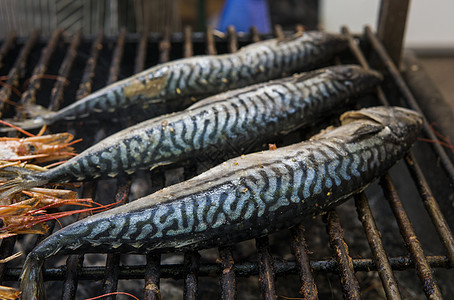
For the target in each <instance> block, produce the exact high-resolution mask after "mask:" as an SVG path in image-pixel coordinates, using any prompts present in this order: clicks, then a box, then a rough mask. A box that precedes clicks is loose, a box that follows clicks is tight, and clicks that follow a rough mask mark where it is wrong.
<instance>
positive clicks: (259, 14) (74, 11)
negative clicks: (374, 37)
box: [0, 0, 454, 111]
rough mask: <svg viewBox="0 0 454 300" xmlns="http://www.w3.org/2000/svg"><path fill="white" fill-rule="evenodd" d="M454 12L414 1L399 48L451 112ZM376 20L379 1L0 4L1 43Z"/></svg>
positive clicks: (356, 25) (21, 0)
mask: <svg viewBox="0 0 454 300" xmlns="http://www.w3.org/2000/svg"><path fill="white" fill-rule="evenodd" d="M405 2H406V1H405ZM453 12H454V1H452V0H438V1H436V5H435V4H434V2H433V1H430V0H414V1H410V6H409V11H408V14H407V18H406V19H407V22H406V28H405V34H404V37H403V41H402V42H403V44H402V46H403V48H404V49H405V50H406V51H407V52H408V51H409V52H410V54H411V55H412V56H416V57H417V58H418V65H417V66H415V68H419V67H422V68H424V70H425V71H426V72H427V73H428V74H429V76H430V77H431V78H432V79H433V81H434V83H435V86H437V87H438V88H439V89H440V91H441V95H442V96H443V97H444V99H445V100H446V102H447V103H448V105H449V106H450V107H451V110H452V111H454V85H453V84H452V83H451V82H452V78H453V77H454V18H452V13H453ZM379 15H380V0H368V1H364V0H344V1H337V0H110V1H109V0H1V1H0V39H3V38H5V37H6V36H8V34H9V33H10V32H11V31H13V30H15V31H16V34H17V36H19V37H21V36H23V37H26V36H29V35H30V34H31V32H32V31H33V30H34V29H36V28H38V29H40V33H41V36H42V37H50V36H51V34H52V32H54V30H55V29H56V28H60V29H63V30H64V32H65V34H66V35H67V36H71V35H73V34H74V33H75V32H77V31H78V30H81V31H82V33H83V35H84V36H92V37H93V36H95V35H96V34H97V33H98V32H99V31H100V30H101V29H102V30H104V34H105V35H112V36H115V35H118V33H119V32H120V30H121V29H123V28H125V29H126V30H127V31H128V32H144V31H145V32H158V33H162V32H182V31H183V29H184V27H185V26H187V25H189V26H191V27H192V30H193V31H199V32H204V31H205V30H206V29H207V27H208V26H210V27H212V28H214V29H217V33H218V34H220V35H222V32H225V31H226V29H227V27H228V26H229V25H234V26H235V28H236V30H237V32H242V31H246V32H247V31H249V28H250V26H253V25H254V26H255V27H256V28H257V29H258V31H259V32H260V33H269V32H272V31H273V29H274V27H273V26H274V25H275V24H279V25H280V26H282V29H284V30H291V31H293V30H294V29H295V25H296V24H301V25H304V27H305V28H306V29H322V30H326V31H330V32H338V31H339V30H340V27H341V26H342V25H346V26H348V27H349V28H350V30H351V31H353V32H357V33H361V32H362V31H363V28H364V25H371V26H372V28H374V29H377V24H378V18H379ZM391 15H392V14H391ZM394 17H395V18H396V19H399V18H402V16H399V15H397V14H396V15H395V16H394ZM404 18H405V16H404ZM391 21H392V20H391ZM397 31H399V30H397ZM397 40H399V39H397ZM387 46H388V50H390V49H389V46H390V45H387ZM397 48H399V46H397ZM399 49H400V48H399ZM407 56H408V55H407ZM407 65H408V64H407ZM401 66H403V64H401Z"/></svg>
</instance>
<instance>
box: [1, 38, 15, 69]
mask: <svg viewBox="0 0 454 300" xmlns="http://www.w3.org/2000/svg"><path fill="white" fill-rule="evenodd" d="M16 38H17V34H16V31H15V30H13V31H11V32H10V33H9V34H8V37H7V38H6V40H5V42H4V43H3V45H2V47H1V48H0V68H1V67H2V66H3V59H4V58H5V56H6V55H7V54H8V52H9V51H10V50H11V48H13V46H14V42H15V41H16Z"/></svg>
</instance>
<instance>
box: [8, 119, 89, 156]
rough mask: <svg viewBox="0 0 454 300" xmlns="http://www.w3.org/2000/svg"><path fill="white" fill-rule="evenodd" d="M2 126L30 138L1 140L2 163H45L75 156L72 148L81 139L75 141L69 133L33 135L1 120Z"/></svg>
mask: <svg viewBox="0 0 454 300" xmlns="http://www.w3.org/2000/svg"><path fill="white" fill-rule="evenodd" d="M0 124H4V125H7V126H11V127H13V128H15V129H16V130H18V131H20V132H22V133H23V134H25V135H27V136H28V137H25V138H11V137H2V138H0V160H2V161H33V162H34V163H43V162H48V161H54V160H59V159H66V158H69V157H72V156H75V155H76V153H74V148H73V147H71V146H72V145H74V144H75V143H78V142H80V141H81V139H78V140H73V139H74V136H73V135H72V134H70V133H68V132H63V133H57V134H48V135H42V133H43V132H44V130H41V131H40V133H39V134H38V135H33V134H31V133H29V132H27V131H25V130H22V129H20V128H17V127H15V126H14V125H11V124H9V123H7V122H5V121H1V120H0Z"/></svg>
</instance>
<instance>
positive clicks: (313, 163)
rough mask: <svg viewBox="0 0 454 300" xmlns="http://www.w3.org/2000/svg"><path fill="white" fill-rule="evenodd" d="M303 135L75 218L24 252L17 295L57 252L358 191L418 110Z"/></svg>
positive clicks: (240, 235) (312, 208)
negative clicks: (302, 139)
mask: <svg viewBox="0 0 454 300" xmlns="http://www.w3.org/2000/svg"><path fill="white" fill-rule="evenodd" d="M341 122H342V125H341V126H339V127H337V128H334V129H333V128H330V129H329V130H326V131H323V132H321V133H320V134H318V135H316V136H314V137H313V138H311V139H310V140H309V141H305V142H301V143H298V144H294V145H291V146H287V147H282V148H278V149H276V150H272V151H263V152H258V153H253V154H249V155H245V156H241V157H237V158H234V159H232V160H228V161H226V162H225V163H222V164H220V165H218V166H216V167H214V168H212V169H210V170H208V171H206V172H204V173H202V174H200V175H198V176H196V177H194V178H192V179H190V180H187V181H184V182H181V183H178V184H175V185H172V186H169V187H167V188H164V189H162V190H160V191H158V192H156V193H154V194H151V195H149V196H146V197H144V198H141V199H138V200H136V201H133V202H131V203H128V204H125V205H123V206H120V207H117V208H114V209H112V210H110V211H106V212H103V213H99V214H97V215H94V216H91V217H88V218H86V219H83V220H80V221H77V222H75V223H73V224H71V225H68V226H67V227H65V228H63V229H61V230H59V231H57V232H55V233H54V234H52V235H51V236H49V237H48V238H46V239H45V240H43V241H42V242H41V243H40V244H39V245H37V246H36V248H35V249H34V250H33V251H32V252H31V253H30V254H29V255H28V257H27V259H26V262H25V265H24V269H23V273H22V276H21V280H22V282H21V292H22V294H21V297H22V299H45V295H44V292H45V291H44V285H43V281H42V274H41V268H42V265H43V263H44V260H45V259H46V258H48V257H50V256H52V255H54V254H56V253H59V252H62V253H86V252H92V251H103V252H147V251H177V250H183V249H201V248H208V247H212V246H219V245H227V244H231V243H235V242H239V241H242V240H246V239H250V238H255V237H260V236H263V235H266V234H268V233H270V232H275V231H277V230H281V229H284V228H288V227H290V226H292V225H295V224H298V223H299V222H300V221H301V219H302V218H304V217H307V216H314V215H317V214H320V213H322V212H324V211H326V210H327V209H329V208H331V207H333V206H335V205H338V204H340V203H342V202H343V201H344V200H346V199H347V198H348V197H350V196H351V195H352V194H354V193H356V192H358V191H361V190H363V189H364V188H365V187H366V186H367V185H368V184H369V183H370V182H372V181H373V180H374V179H375V178H377V177H378V176H381V175H383V174H384V173H385V172H386V171H387V170H388V169H389V168H390V167H391V166H393V165H394V164H395V163H396V161H397V160H399V159H401V158H402V157H403V156H404V155H405V153H406V152H407V151H408V150H409V149H410V147H411V145H412V144H413V142H414V141H415V139H416V137H417V135H418V133H419V131H420V128H421V126H422V117H421V116H420V115H419V114H418V113H416V112H413V111H411V110H408V109H404V108H397V107H373V108H368V109H362V110H359V111H351V112H347V113H345V114H343V115H342V116H341Z"/></svg>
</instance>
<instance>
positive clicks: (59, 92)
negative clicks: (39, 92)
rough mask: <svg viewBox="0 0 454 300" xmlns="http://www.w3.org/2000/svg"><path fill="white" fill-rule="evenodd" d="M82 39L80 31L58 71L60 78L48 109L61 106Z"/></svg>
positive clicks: (53, 90) (72, 41)
mask: <svg viewBox="0 0 454 300" xmlns="http://www.w3.org/2000/svg"><path fill="white" fill-rule="evenodd" d="M81 39H82V31H81V30H79V31H78V32H77V33H76V35H75V36H74V37H73V39H72V40H71V45H70V46H69V49H68V51H67V52H66V56H65V58H64V59H63V63H62V64H61V66H60V70H59V71H58V78H57V81H56V82H55V85H54V88H53V89H52V94H51V98H50V104H49V106H48V109H50V110H57V109H58V108H59V107H60V105H61V101H62V98H63V92H64V88H65V87H66V86H67V85H68V82H67V80H68V76H69V71H70V70H71V67H72V64H73V62H74V59H75V58H76V56H77V48H78V47H79V44H80V41H81Z"/></svg>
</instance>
